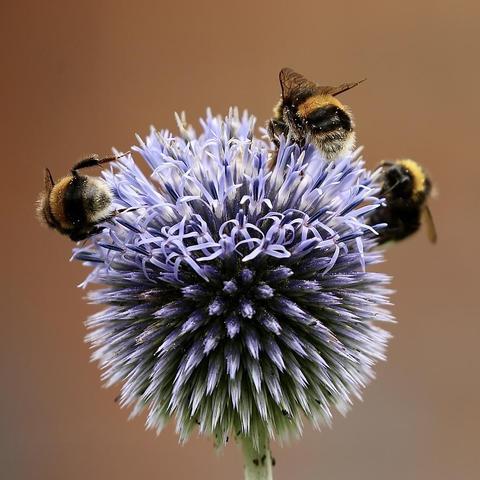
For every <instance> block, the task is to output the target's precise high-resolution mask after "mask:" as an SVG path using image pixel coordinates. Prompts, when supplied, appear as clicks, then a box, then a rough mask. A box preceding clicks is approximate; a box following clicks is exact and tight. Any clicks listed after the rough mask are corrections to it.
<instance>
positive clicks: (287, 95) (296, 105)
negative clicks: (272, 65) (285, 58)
mask: <svg viewBox="0 0 480 480" xmlns="http://www.w3.org/2000/svg"><path fill="white" fill-rule="evenodd" d="M279 80H280V87H281V90H282V96H281V99H280V101H279V103H278V104H277V106H276V107H275V108H274V110H273V118H272V119H271V120H270V121H269V122H268V124H267V131H268V134H269V136H270V139H271V140H272V142H273V143H274V144H275V145H276V146H277V148H278V145H279V142H278V136H279V135H280V134H283V135H285V136H288V135H290V138H291V139H292V140H293V141H294V142H296V143H298V144H299V145H304V144H305V143H306V142H309V143H313V144H314V145H315V146H316V147H317V148H318V149H319V150H320V151H321V152H322V154H323V155H324V156H325V158H326V159H327V160H334V159H335V158H336V157H338V156H339V155H341V154H342V153H346V152H349V151H351V150H352V149H353V147H354V145H355V132H354V123H353V117H352V114H351V112H350V110H349V109H348V107H346V106H345V105H343V104H342V103H341V102H340V101H339V100H338V99H337V98H336V96H337V95H339V94H340V93H343V92H346V91H347V90H350V89H351V88H353V87H355V86H357V85H358V84H360V83H362V82H363V81H364V80H365V79H364V80H361V81H359V82H353V83H342V84H340V85H338V86H336V87H328V86H321V85H318V84H316V83H315V82H312V81H310V80H307V79H306V78H305V77H304V76H303V75H300V74H299V73H297V72H295V71H293V70H292V69H291V68H283V69H282V70H281V71H280V74H279Z"/></svg>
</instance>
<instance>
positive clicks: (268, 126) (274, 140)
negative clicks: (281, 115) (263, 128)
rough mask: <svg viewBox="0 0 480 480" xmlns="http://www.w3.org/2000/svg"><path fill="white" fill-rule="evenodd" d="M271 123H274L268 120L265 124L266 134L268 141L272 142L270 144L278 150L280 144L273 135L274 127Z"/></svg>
mask: <svg viewBox="0 0 480 480" xmlns="http://www.w3.org/2000/svg"><path fill="white" fill-rule="evenodd" d="M273 122H274V120H270V121H269V122H268V123H267V133H268V136H269V138H270V140H271V141H272V143H273V144H274V145H275V147H276V148H278V147H279V146H280V142H279V141H278V138H277V136H276V135H275V126H274V124H273Z"/></svg>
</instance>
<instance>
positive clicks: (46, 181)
mask: <svg viewBox="0 0 480 480" xmlns="http://www.w3.org/2000/svg"><path fill="white" fill-rule="evenodd" d="M43 185H44V188H45V193H46V194H47V195H49V194H50V192H51V191H52V188H53V186H54V185H55V181H54V180H53V177H52V174H51V173H50V170H49V169H48V168H46V169H45V174H44V176H43Z"/></svg>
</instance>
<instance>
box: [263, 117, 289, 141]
mask: <svg viewBox="0 0 480 480" xmlns="http://www.w3.org/2000/svg"><path fill="white" fill-rule="evenodd" d="M267 133H268V136H269V137H270V140H271V141H272V142H273V143H274V145H275V147H277V148H278V147H279V146H280V141H279V139H278V137H279V136H280V135H282V134H283V135H285V137H286V136H287V134H288V127H287V124H286V123H285V122H283V121H282V120H275V119H273V118H272V119H271V120H270V121H269V122H268V124H267Z"/></svg>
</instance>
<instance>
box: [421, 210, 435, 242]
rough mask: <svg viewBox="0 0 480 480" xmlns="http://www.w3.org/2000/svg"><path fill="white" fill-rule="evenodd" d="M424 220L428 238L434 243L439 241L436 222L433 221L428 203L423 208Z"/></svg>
mask: <svg viewBox="0 0 480 480" xmlns="http://www.w3.org/2000/svg"><path fill="white" fill-rule="evenodd" d="M422 220H423V222H424V223H425V226H426V228H427V236H428V239H429V240H430V241H431V242H432V243H436V242H437V230H436V228H435V223H434V222H433V216H432V212H431V211H430V209H429V208H428V205H425V206H424V207H423V210H422Z"/></svg>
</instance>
